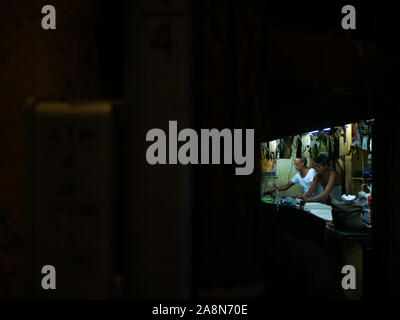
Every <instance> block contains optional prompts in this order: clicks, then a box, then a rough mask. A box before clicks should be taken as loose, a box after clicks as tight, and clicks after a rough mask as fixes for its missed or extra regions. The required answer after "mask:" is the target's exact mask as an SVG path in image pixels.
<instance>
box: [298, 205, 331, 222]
mask: <svg viewBox="0 0 400 320" xmlns="http://www.w3.org/2000/svg"><path fill="white" fill-rule="evenodd" d="M304 210H305V211H308V212H310V213H312V214H313V215H315V216H317V217H319V218H321V219H324V220H325V221H332V207H331V206H329V205H326V204H323V203H320V202H307V203H306V204H305V205H304Z"/></svg>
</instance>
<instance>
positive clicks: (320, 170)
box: [296, 154, 342, 202]
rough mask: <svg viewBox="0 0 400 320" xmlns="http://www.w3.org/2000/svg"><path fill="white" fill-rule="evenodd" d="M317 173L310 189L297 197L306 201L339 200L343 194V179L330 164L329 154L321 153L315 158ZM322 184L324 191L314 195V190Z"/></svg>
mask: <svg viewBox="0 0 400 320" xmlns="http://www.w3.org/2000/svg"><path fill="white" fill-rule="evenodd" d="M315 170H316V171H317V174H316V175H315V177H314V179H313V181H312V183H311V186H310V189H309V190H308V191H307V192H306V193H305V194H304V195H298V196H296V197H297V198H300V199H303V200H304V201H306V202H324V201H326V200H328V199H330V200H332V199H335V200H339V201H340V199H341V196H342V181H341V180H342V179H341V177H340V174H339V173H337V172H336V171H335V170H333V169H330V168H329V166H328V156H327V155H325V154H319V155H318V157H317V159H316V160H315ZM318 185H321V186H322V188H323V189H324V191H323V192H322V193H320V194H318V195H317V196H312V194H313V192H314V191H315V190H316V189H317V187H318Z"/></svg>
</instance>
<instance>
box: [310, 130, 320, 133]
mask: <svg viewBox="0 0 400 320" xmlns="http://www.w3.org/2000/svg"><path fill="white" fill-rule="evenodd" d="M314 133H318V130H314V131H311V132H310V134H314Z"/></svg>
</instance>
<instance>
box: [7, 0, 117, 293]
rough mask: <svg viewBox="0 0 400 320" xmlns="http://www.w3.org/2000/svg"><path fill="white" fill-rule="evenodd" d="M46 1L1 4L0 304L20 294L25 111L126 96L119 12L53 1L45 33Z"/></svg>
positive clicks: (99, 3) (106, 5)
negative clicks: (45, 103)
mask: <svg viewBox="0 0 400 320" xmlns="http://www.w3.org/2000/svg"><path fill="white" fill-rule="evenodd" d="M46 4H48V3H47V2H45V1H29V2H23V1H3V2H2V4H1V9H0V21H1V23H0V39H1V42H0V69H1V73H0V88H1V93H2V94H1V97H2V99H1V103H0V112H1V117H0V150H1V152H0V194H1V197H0V198H1V201H0V261H1V262H0V298H2V297H8V298H13V297H19V296H21V295H22V294H23V293H22V280H21V267H22V262H23V261H22V245H23V240H24V239H23V238H22V235H21V230H22V223H23V221H21V212H22V210H23V192H24V184H23V155H24V146H23V135H24V121H23V111H24V107H25V104H26V100H27V98H28V97H31V96H32V97H36V98H38V99H47V100H62V99H68V100H77V99H91V98H97V99H102V98H119V97H121V96H122V85H121V84H122V79H123V76H122V50H121V48H122V41H120V39H122V34H121V32H122V30H123V28H122V26H121V25H122V19H121V17H120V15H121V11H122V10H121V6H120V5H119V4H118V3H113V4H112V8H111V7H110V3H109V2H106V1H84V2H82V1H67V0H65V1H64V0H58V1H57V0H56V1H52V3H51V4H52V5H53V6H55V8H56V13H57V15H56V17H57V29H56V30H52V31H45V30H43V29H42V28H41V19H42V16H43V15H42V14H41V9H42V6H44V5H46Z"/></svg>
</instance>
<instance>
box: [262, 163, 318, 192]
mask: <svg viewBox="0 0 400 320" xmlns="http://www.w3.org/2000/svg"><path fill="white" fill-rule="evenodd" d="M294 166H295V168H296V170H297V171H298V173H297V174H296V175H295V176H294V177H293V178H292V180H290V181H289V182H288V183H287V184H285V185H283V186H280V187H273V188H272V189H271V190H269V191H267V192H266V193H273V192H275V191H276V190H278V191H285V190H287V189H289V188H291V187H292V186H294V185H295V184H296V183H300V185H301V186H302V187H303V189H304V193H307V191H308V190H309V189H310V186H311V182H312V181H313V179H314V177H315V175H316V174H317V171H316V170H315V169H313V168H308V167H307V159H306V158H296V159H294ZM320 191H321V190H316V191H315V192H314V193H317V192H320Z"/></svg>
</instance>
